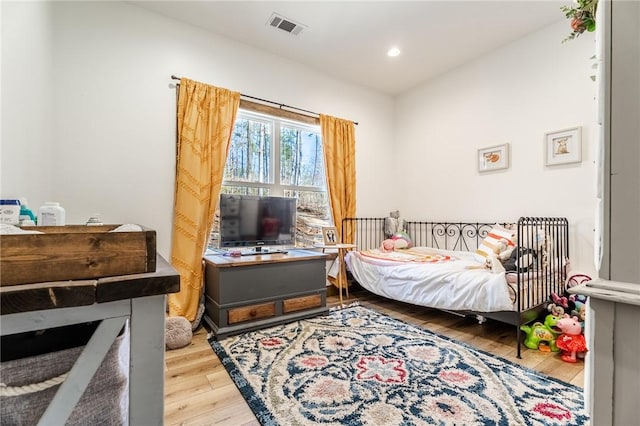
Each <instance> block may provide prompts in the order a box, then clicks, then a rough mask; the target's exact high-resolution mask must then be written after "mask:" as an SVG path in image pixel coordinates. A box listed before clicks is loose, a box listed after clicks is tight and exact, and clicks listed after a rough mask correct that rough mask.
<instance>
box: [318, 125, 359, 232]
mask: <svg viewBox="0 0 640 426" xmlns="http://www.w3.org/2000/svg"><path fill="white" fill-rule="evenodd" d="M320 128H321V131H322V146H323V152H324V164H325V168H326V174H327V185H328V187H329V200H330V202H331V213H332V215H333V223H335V225H336V229H337V231H338V234H339V235H340V241H341V242H343V243H348V244H353V241H354V235H353V230H351V229H350V227H349V228H348V229H347V235H342V219H343V218H345V217H355V215H356V137H355V126H354V124H353V122H352V121H347V120H342V119H340V118H335V117H331V116H328V115H323V114H320Z"/></svg>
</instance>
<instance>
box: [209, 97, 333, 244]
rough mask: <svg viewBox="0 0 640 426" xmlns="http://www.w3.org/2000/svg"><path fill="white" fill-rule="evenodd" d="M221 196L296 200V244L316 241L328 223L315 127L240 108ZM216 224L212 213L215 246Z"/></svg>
mask: <svg viewBox="0 0 640 426" xmlns="http://www.w3.org/2000/svg"><path fill="white" fill-rule="evenodd" d="M221 192H222V193H225V194H249V195H270V196H282V197H294V198H297V200H298V201H297V218H296V221H297V223H296V245H297V246H309V245H313V243H314V242H321V241H322V233H321V228H322V227H323V226H331V225H332V220H331V213H330V209H329V197H328V194H327V185H326V179H325V168H324V157H323V153H322V135H321V134H320V127H319V126H318V125H311V124H307V123H304V122H298V121H294V120H290V119H285V118H282V117H277V116H274V115H267V114H262V113H256V112H253V111H248V110H244V109H241V110H240V111H238V116H237V118H236V123H235V126H234V130H233V133H232V135H231V146H230V147H229V154H228V156H227V162H226V165H225V170H224V180H223V183H222V190H221ZM217 224H218V215H217V214H216V220H215V223H214V227H213V233H212V239H211V245H212V246H217V239H218V237H217V236H218V226H217Z"/></svg>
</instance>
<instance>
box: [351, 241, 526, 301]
mask: <svg viewBox="0 0 640 426" xmlns="http://www.w3.org/2000/svg"><path fill="white" fill-rule="evenodd" d="M411 253H428V254H433V256H432V257H429V256H428V255H427V257H425V259H422V260H421V259H419V257H414V256H411V255H409V256H407V255H404V254H403V253H402V252H396V253H393V254H391V256H389V254H385V253H382V252H381V251H380V250H377V249H375V250H368V251H366V252H358V251H352V252H349V253H348V254H347V257H346V262H347V266H348V268H349V270H350V271H351V273H352V274H353V276H354V278H355V279H356V280H357V281H358V283H360V285H362V286H363V287H364V288H366V289H368V290H369V291H371V292H373V293H375V294H378V295H380V296H384V297H387V298H390V299H394V300H400V301H403V302H407V303H412V304H415V305H420V306H427V307H431V308H438V309H450V310H472V311H476V312H495V311H513V310H514V305H513V302H512V300H511V298H510V296H509V288H508V285H507V282H506V279H505V274H504V272H502V273H492V272H491V271H490V270H488V269H485V268H482V266H483V265H484V263H485V259H484V258H483V257H482V256H480V255H477V254H475V253H470V252H463V251H450V250H438V249H431V248H425V247H418V248H414V249H413V250H412V251H411ZM446 256H449V257H450V258H451V260H447V258H446ZM443 257H444V258H443ZM438 259H441V260H440V261H439V260H438ZM478 267H480V268H478ZM471 268H475V269H471Z"/></svg>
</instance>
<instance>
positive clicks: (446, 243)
mask: <svg viewBox="0 0 640 426" xmlns="http://www.w3.org/2000/svg"><path fill="white" fill-rule="evenodd" d="M384 222H385V218H380V217H375V218H371V217H369V218H346V219H344V220H343V221H342V235H346V234H345V231H347V230H351V231H352V232H353V235H355V242H354V244H355V245H356V246H357V248H358V250H368V249H373V248H376V247H380V243H381V242H382V241H383V240H384V239H385V235H384ZM493 224H494V223H480V222H475V223H472V222H469V223H465V222H457V223H456V222H429V221H407V222H406V228H407V233H408V234H409V236H410V237H411V240H412V241H413V245H414V246H427V247H434V248H440V249H445V250H460V251H473V250H475V249H477V248H478V246H479V245H480V243H481V242H482V240H483V239H484V238H485V237H486V236H487V233H488V232H489V231H490V230H491V227H492V226H493Z"/></svg>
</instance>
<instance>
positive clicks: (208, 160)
mask: <svg viewBox="0 0 640 426" xmlns="http://www.w3.org/2000/svg"><path fill="white" fill-rule="evenodd" d="M239 104H240V93H237V92H231V91H229V90H227V89H222V88H219V87H214V86H209V85H207V84H203V83H199V82H196V81H192V80H189V79H186V78H183V79H182V80H181V81H180V90H179V94H178V158H177V168H176V190H175V201H174V203H175V204H174V218H173V236H172V243H171V264H172V265H173V267H174V268H175V269H176V270H177V271H178V272H179V273H180V292H179V293H175V294H170V295H169V315H172V316H176V315H177V316H184V317H186V318H187V319H188V320H189V321H194V320H195V318H196V315H197V312H198V305H199V300H200V294H201V290H202V276H203V267H202V256H203V255H204V252H205V249H206V245H207V241H208V239H209V234H210V233H211V227H212V222H213V215H214V213H215V209H216V205H217V201H218V197H219V195H220V187H221V185H222V178H223V174H224V165H225V162H226V160H227V154H228V153H229V145H230V140H231V132H232V131H233V125H234V122H235V120H236V113H237V112H238V106H239Z"/></svg>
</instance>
